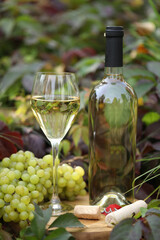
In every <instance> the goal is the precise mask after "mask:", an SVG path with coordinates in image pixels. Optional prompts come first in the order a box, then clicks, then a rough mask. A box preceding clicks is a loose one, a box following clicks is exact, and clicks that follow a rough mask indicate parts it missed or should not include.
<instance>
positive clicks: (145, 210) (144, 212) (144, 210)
mask: <svg viewBox="0 0 160 240" xmlns="http://www.w3.org/2000/svg"><path fill="white" fill-rule="evenodd" d="M147 211H148V209H147V208H144V207H141V208H140V213H141V216H142V217H144V216H145V215H146V212H147Z"/></svg>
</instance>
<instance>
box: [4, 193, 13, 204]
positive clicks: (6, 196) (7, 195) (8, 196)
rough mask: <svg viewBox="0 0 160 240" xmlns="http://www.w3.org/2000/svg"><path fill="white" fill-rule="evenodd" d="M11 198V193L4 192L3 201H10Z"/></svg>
mask: <svg viewBox="0 0 160 240" xmlns="http://www.w3.org/2000/svg"><path fill="white" fill-rule="evenodd" d="M11 200H12V195H11V194H8V193H7V194H5V195H4V201H5V202H10V201H11Z"/></svg>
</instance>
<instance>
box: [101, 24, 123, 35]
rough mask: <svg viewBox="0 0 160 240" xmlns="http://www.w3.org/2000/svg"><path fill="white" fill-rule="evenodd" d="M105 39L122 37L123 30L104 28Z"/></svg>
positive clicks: (121, 28)
mask: <svg viewBox="0 0 160 240" xmlns="http://www.w3.org/2000/svg"><path fill="white" fill-rule="evenodd" d="M105 35H106V37H123V36H124V30H123V27H122V26H114V27H110V26H107V27H106V34H105Z"/></svg>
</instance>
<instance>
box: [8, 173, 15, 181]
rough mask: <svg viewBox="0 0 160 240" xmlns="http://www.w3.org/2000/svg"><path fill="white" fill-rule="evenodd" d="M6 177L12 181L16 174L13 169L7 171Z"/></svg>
mask: <svg viewBox="0 0 160 240" xmlns="http://www.w3.org/2000/svg"><path fill="white" fill-rule="evenodd" d="M7 177H8V178H9V180H10V181H13V180H14V179H15V178H16V174H15V172H13V171H9V172H8V173H7Z"/></svg>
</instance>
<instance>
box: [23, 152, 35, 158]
mask: <svg viewBox="0 0 160 240" xmlns="http://www.w3.org/2000/svg"><path fill="white" fill-rule="evenodd" d="M24 156H25V157H26V158H28V159H30V158H32V157H34V154H33V153H32V152H30V151H25V152H24Z"/></svg>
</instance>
